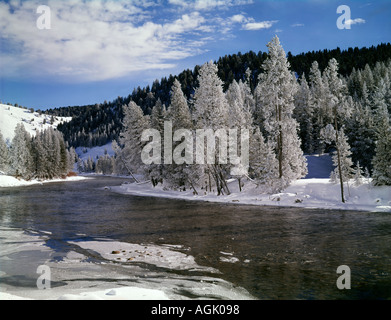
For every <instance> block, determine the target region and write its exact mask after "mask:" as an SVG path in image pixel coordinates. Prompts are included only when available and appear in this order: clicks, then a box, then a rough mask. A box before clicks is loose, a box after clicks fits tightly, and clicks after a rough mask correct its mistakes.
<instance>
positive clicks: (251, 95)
mask: <svg viewBox="0 0 391 320" xmlns="http://www.w3.org/2000/svg"><path fill="white" fill-rule="evenodd" d="M267 47H268V49H269V51H268V52H267V53H266V52H264V53H262V52H259V53H258V54H255V53H254V52H249V53H246V54H241V53H238V54H237V55H232V56H225V57H223V58H220V59H219V60H218V61H215V62H212V61H211V62H208V63H205V64H204V65H203V66H197V67H196V68H195V69H194V71H190V70H186V71H184V72H182V73H181V74H179V75H178V76H176V77H174V76H172V75H170V77H168V78H163V79H162V80H161V81H158V80H156V81H155V82H154V83H153V85H152V87H151V88H150V87H149V86H147V87H146V88H143V89H141V88H137V89H134V90H133V93H132V94H130V95H129V96H128V97H126V98H121V97H118V98H117V99H116V100H114V101H113V102H106V101H105V102H104V103H103V104H96V105H93V106H82V107H77V106H76V107H64V108H58V109H52V110H48V111H47V113H48V114H51V115H52V116H72V117H73V119H72V121H70V122H68V123H63V124H62V125H59V126H58V130H59V131H54V130H52V129H51V130H49V131H45V132H41V133H38V134H37V136H36V137H30V136H28V134H27V132H25V131H23V128H22V127H19V126H18V127H17V128H16V131H15V139H14V140H15V141H13V142H12V145H11V147H10V148H8V147H7V146H6V145H5V143H4V141H3V139H0V142H1V143H0V148H1V149H2V152H1V153H2V158H1V159H0V162H1V163H0V166H1V168H0V169H2V171H3V172H9V173H10V174H12V175H15V176H20V177H22V178H25V179H31V178H32V177H34V178H40V179H45V178H48V179H51V178H54V177H58V176H64V175H66V174H67V173H68V172H69V171H71V170H72V166H73V163H74V162H75V161H76V160H77V158H76V156H75V152H74V147H78V146H84V147H93V146H100V145H104V144H106V143H107V142H109V141H113V150H114V151H115V154H116V155H115V157H110V156H108V155H107V154H106V155H104V156H102V157H101V158H99V159H89V161H86V162H84V163H83V162H82V161H80V160H79V161H78V169H79V171H80V172H91V171H96V172H98V173H105V174H110V173H115V174H130V175H132V176H134V177H135V180H136V181H137V178H136V177H137V176H138V175H139V174H142V175H144V176H145V177H146V178H147V179H149V180H150V181H151V182H152V184H153V185H157V184H159V183H161V184H163V185H165V186H166V187H167V188H173V189H186V188H190V189H192V190H194V192H195V193H196V192H197V190H200V189H201V190H209V191H212V189H213V190H216V191H217V194H229V193H230V191H229V189H228V186H227V184H226V181H227V179H229V178H232V177H234V178H237V180H238V182H239V185H241V180H242V179H244V178H246V179H248V180H250V181H252V182H254V183H256V184H257V185H259V186H260V187H261V188H260V189H262V190H263V191H264V192H267V193H268V192H275V191H278V190H282V189H284V188H285V187H287V186H288V185H289V184H290V182H291V181H293V180H295V179H300V178H302V177H304V176H305V175H306V174H307V164H306V160H305V157H304V155H305V154H322V153H325V152H327V153H331V154H332V156H333V163H334V166H335V170H334V171H333V172H332V173H331V176H330V178H331V180H332V181H335V182H339V183H340V185H341V188H343V184H344V182H346V181H348V180H349V179H352V178H354V177H356V178H357V181H359V178H360V177H361V176H364V175H365V176H366V177H370V176H371V177H372V178H373V183H374V184H375V185H391V163H390V161H391V160H390V154H391V127H390V113H391V82H390V77H391V59H390V57H391V45H390V44H387V45H383V44H382V45H379V46H377V47H371V48H369V49H367V48H362V49H357V48H355V49H348V50H346V51H341V50H340V49H336V50H330V51H329V50H324V51H318V52H309V53H306V54H301V55H297V56H292V55H291V54H290V53H288V54H286V53H285V51H284V49H283V48H282V46H281V44H280V42H279V39H278V37H275V38H273V40H272V41H270V42H269V43H268V45H267ZM167 121H170V123H172V126H173V128H174V129H181V128H185V129H188V130H190V131H195V130H197V129H209V128H212V129H214V130H216V129H218V128H245V129H247V130H248V131H249V132H250V135H249V142H250V143H249V146H250V149H249V165H248V166H246V167H243V166H241V164H240V163H239V164H236V165H233V164H218V163H217V162H216V163H213V164H210V163H208V164H206V165H202V164H196V165H189V164H188V163H186V161H185V160H183V159H184V158H183V159H182V161H180V162H179V163H172V164H170V165H163V164H162V162H161V161H155V163H152V164H149V165H145V163H142V161H141V157H140V155H141V153H142V150H143V147H145V145H146V141H144V140H143V139H142V136H141V135H142V133H143V131H145V130H146V129H149V128H154V129H156V130H158V131H159V132H161V133H162V135H163V132H162V130H163V129H164V123H165V122H167ZM182 138H183V137H179V139H178V137H177V140H176V141H175V143H174V146H173V147H174V152H179V153H178V155H179V158H181V156H182V155H184V154H186V152H187V149H186V146H185V144H184V143H183V141H182V140H181V139H182ZM219 143H220V142H219ZM175 148H177V149H178V150H179V151H178V150H176V149H175ZM217 148H218V146H217V147H216V149H217ZM175 150H176V151H175ZM47 159H50V160H47ZM11 168H13V169H11ZM12 170H13V172H11V171H12ZM233 172H234V173H233ZM341 191H342V190H341ZM342 193H343V191H342ZM342 199H343V196H342Z"/></svg>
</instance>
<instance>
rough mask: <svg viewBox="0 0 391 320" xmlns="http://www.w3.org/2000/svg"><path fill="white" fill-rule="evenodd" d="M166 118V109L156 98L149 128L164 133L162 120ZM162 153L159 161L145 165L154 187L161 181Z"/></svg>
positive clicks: (161, 134)
mask: <svg viewBox="0 0 391 320" xmlns="http://www.w3.org/2000/svg"><path fill="white" fill-rule="evenodd" d="M165 120H167V111H166V107H165V106H164V105H163V104H162V102H161V100H160V99H158V100H157V101H156V104H155V105H154V107H153V108H152V113H151V119H150V121H151V128H152V129H156V130H158V131H159V133H160V136H161V137H163V135H164V121H165ZM163 167H164V164H163V153H161V156H160V163H159V164H157V163H152V164H150V165H147V166H146V167H145V171H146V173H147V174H148V176H149V179H150V180H151V182H152V185H153V186H154V187H155V186H156V185H157V184H158V183H162V182H163Z"/></svg>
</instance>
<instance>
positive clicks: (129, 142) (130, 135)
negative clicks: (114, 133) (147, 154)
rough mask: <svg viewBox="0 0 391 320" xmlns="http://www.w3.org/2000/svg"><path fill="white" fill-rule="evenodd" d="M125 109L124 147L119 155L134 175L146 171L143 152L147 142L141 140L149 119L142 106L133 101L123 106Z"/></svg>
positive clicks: (122, 143) (122, 133) (122, 141)
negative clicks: (142, 158) (142, 156)
mask: <svg viewBox="0 0 391 320" xmlns="http://www.w3.org/2000/svg"><path fill="white" fill-rule="evenodd" d="M123 111H124V120H123V131H122V132H121V136H120V144H121V145H122V146H123V148H122V150H121V151H120V153H119V157H120V159H121V161H122V163H123V164H124V166H125V167H126V169H127V170H128V172H129V174H131V175H132V176H133V177H134V173H141V174H142V173H144V164H143V162H142V160H141V152H142V149H143V146H144V144H145V143H144V142H142V141H141V135H142V133H143V131H144V130H146V129H148V127H149V121H148V119H147V118H146V117H145V116H144V114H143V112H142V110H141V108H140V107H139V106H138V105H136V104H135V103H134V102H133V101H131V102H130V103H129V104H128V105H127V106H123ZM117 151H118V149H117Z"/></svg>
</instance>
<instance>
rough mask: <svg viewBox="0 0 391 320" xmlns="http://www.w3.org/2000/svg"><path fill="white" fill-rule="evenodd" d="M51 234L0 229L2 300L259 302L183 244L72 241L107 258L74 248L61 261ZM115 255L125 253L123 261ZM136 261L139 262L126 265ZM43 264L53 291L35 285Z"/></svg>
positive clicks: (0, 295) (101, 240)
mask: <svg viewBox="0 0 391 320" xmlns="http://www.w3.org/2000/svg"><path fill="white" fill-rule="evenodd" d="M49 235H50V233H48V232H46V231H34V230H25V231H23V230H21V229H17V228H8V227H0V247H1V253H0V282H1V283H2V285H1V286H0V300H31V299H34V300H37V299H38V300H168V299H175V300H179V299H194V298H195V297H198V299H224V300H228V299H234V300H238V299H246V300H249V299H254V297H252V296H251V295H250V294H249V293H248V292H247V291H246V290H245V289H243V288H241V287H235V286H234V285H233V284H231V283H230V282H227V281H225V280H223V279H219V278H215V277H210V276H208V275H207V274H208V272H211V273H212V274H213V273H216V272H218V271H217V270H214V269H212V268H206V267H202V266H199V265H198V264H196V263H195V261H194V258H193V257H192V256H190V255H188V254H185V253H183V252H179V250H181V251H187V249H188V248H184V247H183V246H181V245H175V244H166V245H160V246H159V245H156V244H146V245H145V244H131V243H126V242H120V241H115V240H111V239H106V238H105V239H95V240H91V241H69V242H68V246H69V248H74V249H75V250H76V251H79V250H78V249H77V247H79V248H85V249H86V250H87V251H88V252H91V251H93V252H94V255H100V256H101V258H102V259H98V261H96V262H92V261H91V260H90V259H89V258H88V257H87V256H85V255H84V254H82V253H80V252H76V251H74V250H73V249H71V250H70V251H68V252H67V253H66V255H65V256H64V257H63V259H60V260H59V259H58V254H59V253H58V252H56V251H54V250H53V249H52V248H50V247H48V246H47V245H46V242H45V241H46V240H48V239H49ZM123 250H125V251H126V254H123V252H122V251H123ZM113 251H120V254H119V255H120V258H121V261H120V260H118V259H117V257H118V254H112V252H113ZM129 251H132V252H129ZM158 253H159V254H158ZM137 255H140V257H138V258H137V257H136V256H137ZM141 255H144V257H141ZM131 256H134V257H135V260H134V261H129V262H128V261H126V260H127V257H131ZM160 256H163V258H162V259H161V257H160ZM145 264H146V265H150V264H151V265H154V266H159V267H160V268H163V269H161V270H160V271H151V270H149V269H147V268H144V267H143V266H144V265H145ZM38 265H45V266H48V267H49V268H50V271H51V281H52V283H53V285H52V286H51V288H50V289H46V290H39V289H38V288H37V287H35V286H34V285H35V282H36V280H37V278H38V277H39V274H37V273H36V270H37V267H38ZM164 270H167V272H165V271H164ZM174 270H179V271H180V272H181V273H183V272H184V270H188V271H190V273H192V271H201V270H202V271H203V275H202V276H199V275H197V273H195V275H194V276H192V275H191V274H190V275H189V274H187V275H186V274H184V275H181V274H175V273H173V272H172V271H174ZM13 277H16V278H17V279H18V278H20V277H23V279H25V280H31V285H30V286H28V287H20V286H14V285H12V278H13ZM3 279H8V281H4V280H3Z"/></svg>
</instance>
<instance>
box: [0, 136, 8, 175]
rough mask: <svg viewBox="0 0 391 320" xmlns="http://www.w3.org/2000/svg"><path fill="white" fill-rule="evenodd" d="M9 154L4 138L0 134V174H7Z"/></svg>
mask: <svg viewBox="0 0 391 320" xmlns="http://www.w3.org/2000/svg"><path fill="white" fill-rule="evenodd" d="M9 162H10V159H9V152H8V147H7V144H6V143H5V140H4V137H3V135H2V133H1V132H0V172H2V173H8V170H9Z"/></svg>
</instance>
